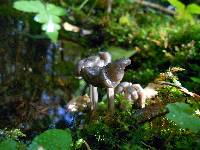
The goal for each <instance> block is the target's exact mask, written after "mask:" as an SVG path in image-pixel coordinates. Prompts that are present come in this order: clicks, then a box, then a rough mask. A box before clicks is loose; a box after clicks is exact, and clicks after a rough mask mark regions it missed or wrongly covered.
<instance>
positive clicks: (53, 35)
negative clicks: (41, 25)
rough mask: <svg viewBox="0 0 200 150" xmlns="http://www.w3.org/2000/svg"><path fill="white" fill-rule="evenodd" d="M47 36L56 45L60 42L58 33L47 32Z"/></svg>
mask: <svg viewBox="0 0 200 150" xmlns="http://www.w3.org/2000/svg"><path fill="white" fill-rule="evenodd" d="M46 35H47V36H48V37H49V38H50V39H51V41H52V42H54V43H56V42H57V40H58V32H57V31H55V32H46Z"/></svg>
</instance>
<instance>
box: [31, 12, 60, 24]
mask: <svg viewBox="0 0 200 150" xmlns="http://www.w3.org/2000/svg"><path fill="white" fill-rule="evenodd" d="M34 20H35V21H36V22H39V23H47V22H48V21H49V20H52V22H55V23H60V22H61V19H60V18H59V17H58V16H55V15H51V14H47V13H39V14H37V15H36V16H35V17H34Z"/></svg>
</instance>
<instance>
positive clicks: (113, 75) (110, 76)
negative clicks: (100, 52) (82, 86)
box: [80, 59, 131, 113]
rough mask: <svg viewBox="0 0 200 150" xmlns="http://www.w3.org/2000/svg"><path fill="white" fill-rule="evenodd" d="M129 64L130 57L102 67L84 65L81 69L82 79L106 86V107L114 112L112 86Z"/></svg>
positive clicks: (122, 75) (92, 83)
mask: <svg viewBox="0 0 200 150" xmlns="http://www.w3.org/2000/svg"><path fill="white" fill-rule="evenodd" d="M130 64H131V60H130V59H119V60H116V61H114V62H112V63H109V64H108V65H106V66H104V67H98V66H95V67H84V68H82V69H81V73H80V74H81V76H82V77H83V79H84V80H85V81H86V82H88V83H89V84H91V85H92V86H95V87H106V88H107V96H108V109H109V111H110V112H111V113H113V112H114V88H115V87H116V86H117V85H118V84H119V83H120V81H121V80H122V78H123V77H124V69H125V67H126V66H128V65H130Z"/></svg>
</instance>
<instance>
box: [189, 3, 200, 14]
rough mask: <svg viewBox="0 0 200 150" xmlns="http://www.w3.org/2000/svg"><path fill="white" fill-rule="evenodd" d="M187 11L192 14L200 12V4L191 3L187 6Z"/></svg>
mask: <svg viewBox="0 0 200 150" xmlns="http://www.w3.org/2000/svg"><path fill="white" fill-rule="evenodd" d="M187 11H188V12H189V13H190V14H200V6H199V5H197V4H190V5H188V6H187Z"/></svg>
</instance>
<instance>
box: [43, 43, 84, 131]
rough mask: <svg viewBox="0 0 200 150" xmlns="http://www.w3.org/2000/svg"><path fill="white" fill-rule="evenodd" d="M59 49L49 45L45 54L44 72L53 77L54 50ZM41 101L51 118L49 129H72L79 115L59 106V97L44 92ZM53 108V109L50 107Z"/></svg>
mask: <svg viewBox="0 0 200 150" xmlns="http://www.w3.org/2000/svg"><path fill="white" fill-rule="evenodd" d="M55 49H60V44H53V43H51V44H50V45H49V46H48V48H47V52H46V64H45V71H46V72H47V73H48V74H49V75H50V76H53V74H54V72H53V63H54V50H55ZM41 101H42V103H43V104H45V105H48V106H50V107H48V115H49V116H50V118H51V124H50V125H49V128H67V127H68V128H73V127H75V122H76V119H77V117H78V116H81V114H75V113H72V112H70V111H67V110H66V108H65V106H61V105H60V103H61V97H60V96H51V95H49V93H48V91H46V90H44V91H43V92H42V95H41ZM52 106H53V107H52Z"/></svg>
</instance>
